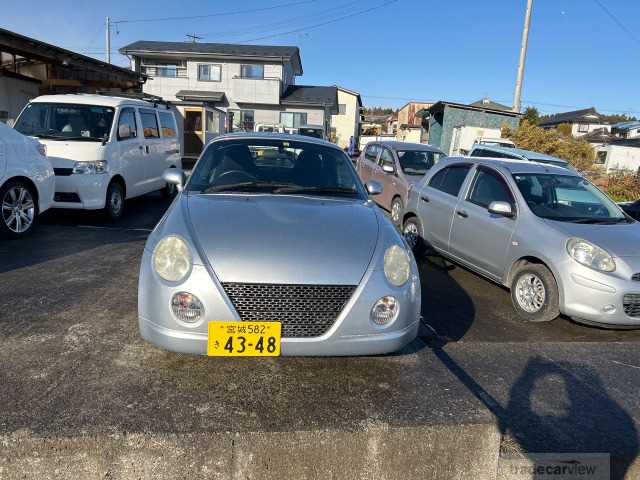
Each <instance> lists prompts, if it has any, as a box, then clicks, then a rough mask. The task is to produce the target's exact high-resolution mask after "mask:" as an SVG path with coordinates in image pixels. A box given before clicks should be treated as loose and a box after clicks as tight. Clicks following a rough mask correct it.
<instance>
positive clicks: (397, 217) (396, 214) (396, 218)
mask: <svg viewBox="0 0 640 480" xmlns="http://www.w3.org/2000/svg"><path fill="white" fill-rule="evenodd" d="M403 208H404V205H403V204H402V199H401V198H400V197H394V199H393V200H392V201H391V221H392V222H393V224H394V225H395V226H396V227H398V228H400V227H402V209H403Z"/></svg>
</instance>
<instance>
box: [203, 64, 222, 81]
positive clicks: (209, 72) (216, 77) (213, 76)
mask: <svg viewBox="0 0 640 480" xmlns="http://www.w3.org/2000/svg"><path fill="white" fill-rule="evenodd" d="M221 72H222V67H221V66H220V65H203V64H200V65H198V80H200V81H201V82H219V81H220V76H221V75H220V74H221Z"/></svg>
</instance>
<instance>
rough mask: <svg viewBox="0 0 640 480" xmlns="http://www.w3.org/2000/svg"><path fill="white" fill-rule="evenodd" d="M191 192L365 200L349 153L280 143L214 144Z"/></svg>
mask: <svg viewBox="0 0 640 480" xmlns="http://www.w3.org/2000/svg"><path fill="white" fill-rule="evenodd" d="M187 189H188V190H189V191H197V192H201V193H229V192H258V193H269V194H283V195H285V194H295V193H305V194H309V195H322V196H325V195H326V196H345V197H351V198H358V199H364V198H365V195H364V191H363V189H362V186H361V184H360V181H359V179H358V177H357V175H356V173H355V171H354V169H353V165H352V164H351V161H350V160H349V158H348V157H347V156H346V155H345V154H344V152H342V151H340V150H337V149H335V148H331V147H325V146H323V145H314V144H311V143H307V142H298V141H288V140H277V139H242V140H235V139H234V140H228V141H221V142H217V143H213V144H212V145H211V146H209V147H208V148H207V150H206V151H205V152H204V154H203V156H202V158H201V159H200V161H199V162H198V164H197V165H196V168H195V170H194V172H193V175H192V176H191V180H190V181H189V184H188V186H187Z"/></svg>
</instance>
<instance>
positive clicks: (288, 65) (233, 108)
mask: <svg viewBox="0 0 640 480" xmlns="http://www.w3.org/2000/svg"><path fill="white" fill-rule="evenodd" d="M120 53H122V54H123V55H127V56H128V57H129V58H130V59H131V68H132V69H133V70H135V71H136V72H140V73H142V74H144V75H146V76H147V81H146V82H145V84H144V86H143V91H144V93H146V94H150V95H156V96H159V97H162V98H163V99H165V100H170V101H172V103H174V104H175V105H176V107H177V109H178V111H179V112H180V114H181V115H182V131H183V133H182V135H184V142H183V150H184V151H183V155H184V156H185V157H197V156H198V155H199V154H200V152H201V151H202V147H203V144H206V142H208V140H209V139H210V138H211V137H213V136H215V135H218V134H220V133H224V132H226V131H253V130H254V128H255V126H256V125H257V124H282V125H283V126H284V127H287V128H297V127H299V126H301V125H305V124H307V125H322V126H323V127H324V129H325V132H327V133H328V132H329V131H330V126H331V115H332V114H336V113H338V101H337V98H338V94H337V89H336V87H335V86H332V87H324V86H307V85H296V84H295V79H296V77H297V76H300V75H302V73H303V70H302V61H301V59H300V50H299V49H298V47H291V46H268V45H234V44H221V43H187V42H157V41H138V42H134V43H132V44H130V45H127V46H125V47H122V48H121V49H120Z"/></svg>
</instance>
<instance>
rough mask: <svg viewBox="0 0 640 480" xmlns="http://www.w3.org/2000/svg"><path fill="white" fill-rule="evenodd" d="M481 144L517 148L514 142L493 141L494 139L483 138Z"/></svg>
mask: <svg viewBox="0 0 640 480" xmlns="http://www.w3.org/2000/svg"><path fill="white" fill-rule="evenodd" d="M480 144H481V145H487V146H489V147H503V148H515V146H514V145H513V143H502V142H498V141H493V140H482V141H481V142H480Z"/></svg>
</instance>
